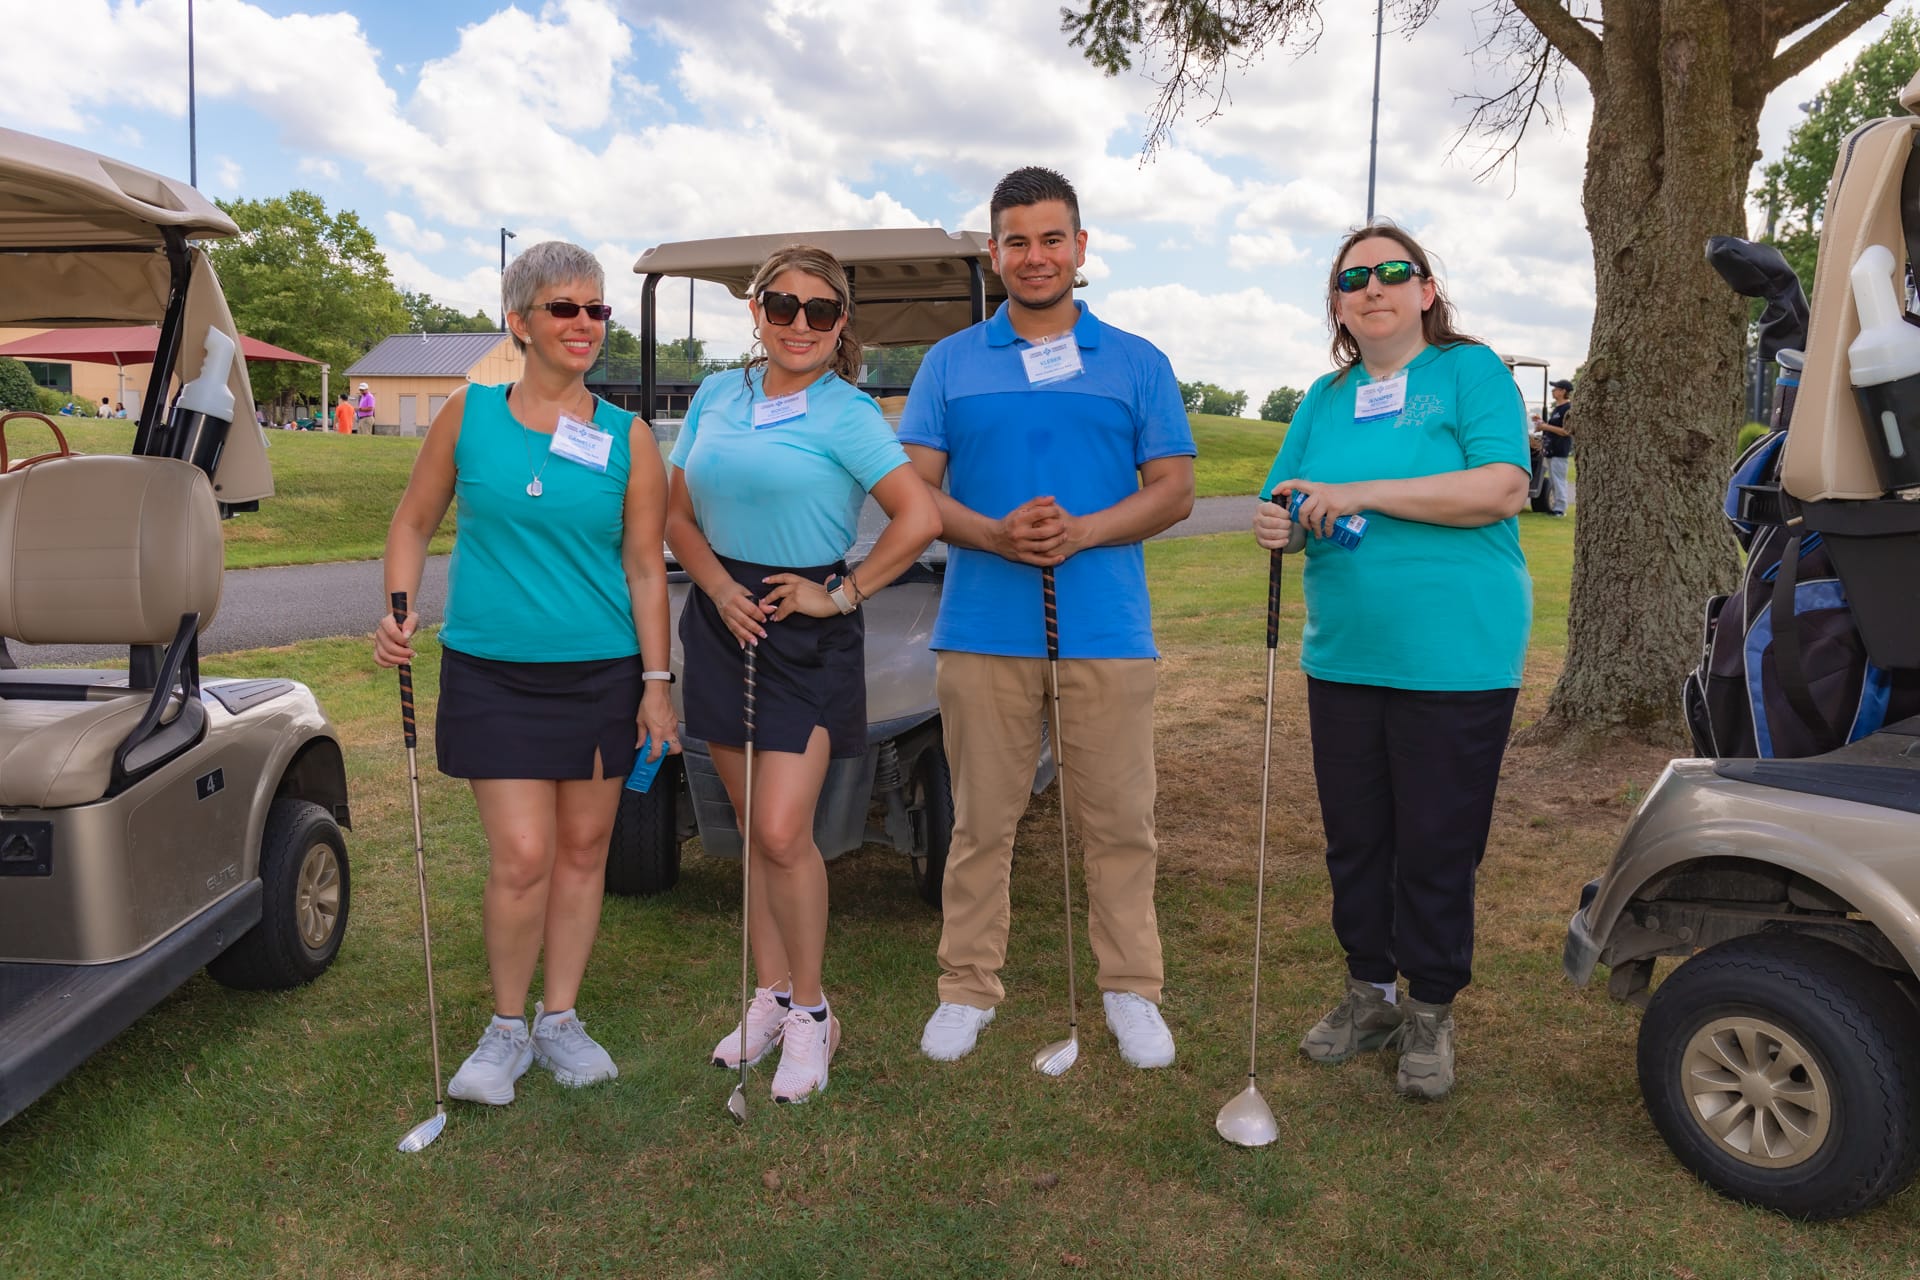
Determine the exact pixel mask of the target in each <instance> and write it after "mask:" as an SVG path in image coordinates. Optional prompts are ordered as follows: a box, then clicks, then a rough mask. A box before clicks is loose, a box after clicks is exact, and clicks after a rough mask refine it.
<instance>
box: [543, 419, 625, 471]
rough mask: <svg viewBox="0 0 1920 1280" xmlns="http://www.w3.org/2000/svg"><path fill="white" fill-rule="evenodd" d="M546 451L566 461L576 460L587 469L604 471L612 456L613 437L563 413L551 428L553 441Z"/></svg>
mask: <svg viewBox="0 0 1920 1280" xmlns="http://www.w3.org/2000/svg"><path fill="white" fill-rule="evenodd" d="M548 452H549V453H553V454H557V455H559V456H560V457H562V458H565V459H566V460H567V461H568V462H577V463H579V464H580V465H581V466H583V467H585V468H587V469H588V470H589V471H605V470H606V469H607V459H608V458H610V457H612V456H613V437H612V436H610V435H608V434H607V433H606V432H604V431H596V430H595V429H594V428H592V427H590V426H588V425H587V424H586V423H584V422H581V421H580V420H579V419H578V418H570V417H568V416H567V415H566V414H564V413H563V414H561V415H560V423H559V425H558V426H556V427H554V429H553V443H552V444H551V445H549V446H548Z"/></svg>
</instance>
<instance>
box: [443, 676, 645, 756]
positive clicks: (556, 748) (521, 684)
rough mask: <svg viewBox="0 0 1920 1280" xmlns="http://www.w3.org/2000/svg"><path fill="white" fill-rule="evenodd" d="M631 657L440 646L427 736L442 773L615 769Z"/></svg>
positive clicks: (632, 711) (629, 730)
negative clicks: (490, 654) (539, 658)
mask: <svg viewBox="0 0 1920 1280" xmlns="http://www.w3.org/2000/svg"><path fill="white" fill-rule="evenodd" d="M639 714H640V657H639V655H638V654H635V655H634V656H632V657H630V658H603V659H599V660H595V661H590V662H499V661H496V660H494V659H492V658H476V657H474V656H473V655H472V654H469V653H461V652H460V651H459V650H458V649H447V648H442V649H441V651H440V705H439V709H438V711H437V713H436V717H435V720H434V735H433V746H434V753H435V755H436V757H437V758H438V760H439V764H440V772H442V773H444V774H446V775H447V776H448V777H450V778H540V779H546V780H550V781H571V780H576V779H584V778H591V777H593V755H594V752H595V751H596V750H597V751H598V752H599V753H600V776H602V777H604V778H624V777H626V776H627V774H628V773H629V772H631V771H632V769H633V761H634V756H635V754H636V745H637V744H636V738H637V737H638V733H639V730H638V729H637V727H636V726H637V724H638V717H639Z"/></svg>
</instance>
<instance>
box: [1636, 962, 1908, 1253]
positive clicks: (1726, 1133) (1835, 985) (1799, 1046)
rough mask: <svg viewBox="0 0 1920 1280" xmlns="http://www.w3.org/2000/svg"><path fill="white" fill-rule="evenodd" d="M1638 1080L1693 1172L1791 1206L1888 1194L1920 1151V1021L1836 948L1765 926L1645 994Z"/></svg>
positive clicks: (1884, 982) (1808, 1210)
mask: <svg viewBox="0 0 1920 1280" xmlns="http://www.w3.org/2000/svg"><path fill="white" fill-rule="evenodd" d="M1639 1074H1640V1091H1641V1093H1642V1095H1643V1096H1644V1097H1645V1098H1646V1103H1647V1111H1648V1113H1649V1114H1650V1115H1651V1116H1652V1118H1653V1122H1654V1125H1655V1127H1656V1128H1658V1129H1659V1130H1660V1136H1661V1137H1663V1138H1665V1139H1666V1141H1667V1145H1668V1146H1669V1147H1671V1148H1672V1149H1673V1153H1674V1154H1675V1155H1676V1156H1678V1157H1679V1158H1680V1162H1681V1163H1682V1164H1684V1165H1686V1166H1687V1167H1688V1168H1689V1169H1691V1170H1693V1172H1694V1173H1695V1174H1697V1175H1698V1176H1699V1177H1700V1178H1701V1180H1702V1181H1704V1182H1706V1183H1707V1185H1709V1186H1711V1187H1712V1188H1714V1190H1716V1191H1719V1192H1721V1193H1722V1194H1724V1195H1728V1196H1731V1197H1733V1198H1734V1199H1736V1200H1744V1201H1747V1202H1748V1203H1750V1204H1757V1205H1760V1206H1762V1207H1764V1208H1768V1209H1775V1210H1778V1211H1779V1212H1781V1213H1785V1214H1790V1215H1792V1216H1793V1217H1797V1218H1839V1217H1845V1216H1846V1215H1848V1214H1853V1213H1858V1212H1860V1211H1861V1210H1862V1209H1866V1208H1869V1207H1871V1206H1873V1205H1876V1204H1878V1203H1880V1201H1882V1200H1884V1199H1886V1198H1887V1197H1888V1196H1891V1195H1892V1194H1894V1193H1895V1192H1896V1191H1899V1190H1900V1189H1901V1188H1902V1187H1904V1186H1905V1185H1906V1184H1907V1183H1908V1181H1910V1180H1911V1179H1912V1177H1913V1172H1914V1165H1915V1161H1916V1158H1920V1026H1917V1025H1916V1020H1915V1018H1914V1014H1913V1011H1912V1009H1911V1008H1910V1007H1909V1006H1908V1005H1907V1004H1906V1003H1905V1001H1904V1000H1903V999H1902V997H1901V995H1900V993H1899V991H1898V990H1897V989H1896V987H1895V986H1894V983H1893V980H1892V979H1891V978H1890V977H1889V976H1888V975H1887V974H1886V973H1885V972H1883V971H1882V970H1880V969H1878V968H1876V967H1875V966H1874V965H1871V964H1869V963H1868V962H1867V961H1865V960H1863V959H1861V958H1860V957H1859V956H1856V955H1854V954H1853V953H1852V952H1850V951H1847V950H1845V949H1843V948H1841V947H1839V946H1836V945H1834V944H1832V943H1829V942H1822V941H1819V940H1817V939H1813V938H1807V937H1801V936H1798V935H1794V934H1789V933H1762V934H1753V935H1749V936H1747V937H1742V938H1735V939H1732V940H1731V941H1728V942H1723V943H1721V944H1719V945H1718V946H1715V947H1710V948H1708V949H1707V950H1706V951H1703V952H1701V953H1700V954H1699V955H1697V956H1695V957H1694V958H1693V959H1691V960H1688V961H1687V962H1686V963H1685V964H1682V965H1681V966H1680V967H1679V968H1678V969H1676V970H1675V971H1674V972H1673V973H1672V974H1671V975H1670V976H1669V977H1668V978H1667V980H1666V981H1665V982H1663V983H1662V984H1661V985H1660V987H1659V988H1658V989H1657V990H1656V991H1655V992H1654V993H1653V999H1652V1000H1651V1001H1650V1002H1649V1003H1648V1006H1647V1014H1646V1018H1645V1019H1644V1020H1643V1021H1642V1022H1641V1024H1640V1046H1639Z"/></svg>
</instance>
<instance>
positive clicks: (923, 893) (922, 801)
mask: <svg viewBox="0 0 1920 1280" xmlns="http://www.w3.org/2000/svg"><path fill="white" fill-rule="evenodd" d="M907 820H908V821H909V822H910V823H911V824H912V827H913V847H912V848H911V849H910V850H909V851H908V855H907V859H908V862H909V864H910V865H911V866H912V868H913V887H914V889H915V890H917V891H918V892H919V894H920V900H921V901H922V902H924V903H926V904H927V905H928V906H930V907H932V908H933V909H934V910H936V911H938V910H939V909H940V901H941V897H940V895H941V890H942V887H943V886H944V885H945V883H946V878H947V852H948V850H949V849H950V848H951V847H952V845H953V773H952V770H951V769H950V768H949V767H948V765H947V752H946V748H945V746H944V745H943V744H942V742H941V740H940V738H939V737H937V736H936V737H935V738H934V740H933V741H932V742H930V743H928V744H927V745H926V747H925V748H924V749H923V750H922V751H921V752H920V754H919V755H918V756H915V757H914V761H913V771H912V772H911V773H909V774H908V775H907Z"/></svg>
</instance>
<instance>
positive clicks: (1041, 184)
mask: <svg viewBox="0 0 1920 1280" xmlns="http://www.w3.org/2000/svg"><path fill="white" fill-rule="evenodd" d="M1043 200H1061V201H1064V202H1065V203H1066V206H1067V213H1068V215H1069V216H1071V217H1072V218H1073V229H1074V230H1075V231H1078V230H1080V197H1079V196H1077V195H1075V194H1074V192H1073V184H1072V183H1071V182H1068V181H1067V180H1066V179H1065V178H1064V177H1062V176H1061V175H1060V174H1058V173H1056V172H1054V171H1053V170H1052V169H1043V168H1041V167H1040V166H1039V165H1032V164H1030V165H1028V166H1027V167H1026V168H1024V169H1015V170H1014V171H1013V172H1012V173H1010V174H1008V175H1007V176H1006V177H1004V178H1002V179H1000V182H999V185H998V186H996V187H994V189H993V199H992V200H991V201H990V202H989V203H988V205H987V225H988V227H990V228H991V229H992V234H993V235H994V236H995V237H998V236H999V234H1000V214H1001V213H1002V212H1003V211H1004V210H1007V209H1023V208H1025V207H1026V206H1028V205H1030V204H1039V203H1040V202H1041V201H1043Z"/></svg>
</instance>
